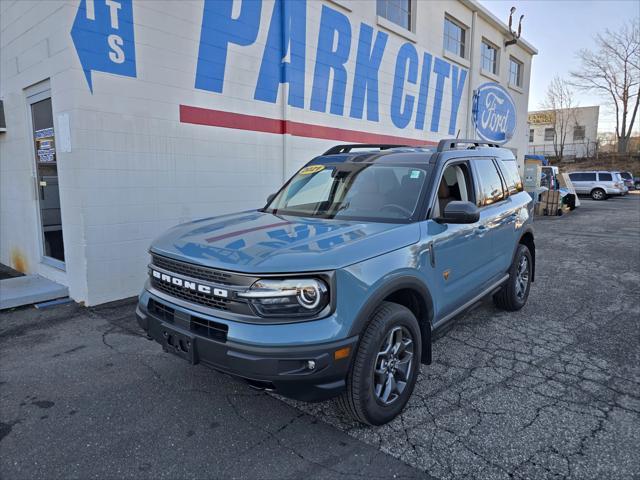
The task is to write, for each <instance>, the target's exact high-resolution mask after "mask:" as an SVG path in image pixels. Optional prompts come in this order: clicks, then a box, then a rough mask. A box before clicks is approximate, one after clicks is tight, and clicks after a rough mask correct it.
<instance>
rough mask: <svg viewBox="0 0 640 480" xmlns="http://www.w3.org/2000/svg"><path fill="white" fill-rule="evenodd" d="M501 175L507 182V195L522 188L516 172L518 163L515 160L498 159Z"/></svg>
mask: <svg viewBox="0 0 640 480" xmlns="http://www.w3.org/2000/svg"><path fill="white" fill-rule="evenodd" d="M498 164H499V165H500V170H502V175H503V176H504V179H505V181H506V182H507V185H506V187H507V188H506V190H507V192H509V195H514V194H516V193H518V192H521V191H522V190H523V186H522V179H521V178H520V174H519V173H518V164H517V163H516V161H515V160H498Z"/></svg>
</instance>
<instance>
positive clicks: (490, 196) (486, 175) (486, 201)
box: [474, 159, 504, 207]
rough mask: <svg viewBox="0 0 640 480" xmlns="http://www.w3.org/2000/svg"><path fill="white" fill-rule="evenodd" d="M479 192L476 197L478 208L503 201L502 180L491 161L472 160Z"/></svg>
mask: <svg viewBox="0 0 640 480" xmlns="http://www.w3.org/2000/svg"><path fill="white" fill-rule="evenodd" d="M474 163H475V167H476V171H477V173H478V180H479V183H480V191H479V192H478V195H477V200H478V206H479V207H485V206H487V205H492V204H494V203H496V202H499V201H501V200H503V199H504V190H503V187H502V179H501V178H500V174H499V173H498V170H497V169H496V166H495V165H494V163H493V161H491V160H489V159H482V160H474Z"/></svg>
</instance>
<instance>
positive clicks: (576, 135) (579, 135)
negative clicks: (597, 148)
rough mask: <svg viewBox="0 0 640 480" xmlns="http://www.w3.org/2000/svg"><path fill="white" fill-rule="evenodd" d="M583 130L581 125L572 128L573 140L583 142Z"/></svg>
mask: <svg viewBox="0 0 640 480" xmlns="http://www.w3.org/2000/svg"><path fill="white" fill-rule="evenodd" d="M584 134H585V128H584V126H582V125H576V126H575V127H573V140H574V141H576V140H584Z"/></svg>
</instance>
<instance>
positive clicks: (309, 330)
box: [136, 140, 535, 425]
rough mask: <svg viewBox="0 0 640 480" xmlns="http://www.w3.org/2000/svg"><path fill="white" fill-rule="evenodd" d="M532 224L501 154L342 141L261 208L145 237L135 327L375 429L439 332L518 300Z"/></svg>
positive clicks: (404, 397)
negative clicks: (464, 316)
mask: <svg viewBox="0 0 640 480" xmlns="http://www.w3.org/2000/svg"><path fill="white" fill-rule="evenodd" d="M531 221H532V217H531V197H530V196H529V194H527V193H526V192H523V187H522V182H521V179H520V176H519V174H518V169H517V165H516V160H515V158H514V157H513V154H512V152H511V151H510V150H508V149H505V148H499V147H497V146H496V145H491V144H486V143H483V142H479V141H475V140H443V141H441V142H440V143H439V145H438V147H437V148H433V147H425V148H414V147H402V146H392V145H376V146H373V145H339V146H336V147H334V148H331V149H330V150H329V151H327V152H326V153H325V154H324V155H321V156H319V157H317V158H314V159H313V160H311V161H310V162H309V163H308V164H307V165H306V166H304V167H303V168H302V169H300V170H299V171H298V173H296V174H295V175H294V176H293V177H292V178H291V179H290V180H289V181H288V182H287V183H286V184H285V185H284V186H283V187H282V188H281V189H280V191H279V192H278V193H277V194H275V195H272V196H270V197H269V200H268V202H267V205H266V206H265V207H263V208H261V209H259V210H250V211H245V212H240V213H236V214H231V215H223V216H219V217H213V218H206V219H202V220H197V221H194V222H190V223H186V224H183V225H179V226H176V227H174V228H173V229H171V230H169V231H168V232H166V233H165V234H164V235H162V236H161V237H160V238H158V239H157V240H156V241H155V242H153V244H152V245H151V249H150V253H151V263H150V264H149V278H148V281H147V283H146V285H145V288H144V290H143V292H142V294H141V295H140V301H139V305H138V307H137V312H136V313H137V318H138V322H139V324H140V326H141V327H142V328H143V329H144V330H146V332H147V334H148V336H149V337H150V338H152V339H154V340H156V341H157V342H159V343H160V344H161V345H162V346H163V348H164V349H165V350H167V351H169V352H172V353H175V354H177V355H178V356H180V357H182V358H184V359H186V360H187V361H189V362H191V363H192V364H196V363H202V364H205V365H208V366H210V367H212V368H214V369H216V370H218V371H221V372H225V373H227V374H230V375H232V376H235V377H239V378H242V379H244V380H246V381H247V382H248V383H249V384H250V385H252V386H254V387H257V388H263V389H267V390H275V391H276V392H278V393H280V394H282V395H284V396H288V397H291V398H295V399H299V400H304V401H316V400H323V399H327V398H330V397H334V396H340V402H341V404H342V406H343V407H344V408H345V409H346V410H347V411H348V412H349V413H350V414H351V415H352V416H353V417H354V418H355V419H356V420H358V421H360V422H363V423H367V424H373V425H379V424H383V423H386V422H388V421H390V420H391V419H393V418H394V417H395V416H396V415H398V414H399V413H400V412H401V411H402V409H403V407H404V406H405V405H406V403H407V401H408V399H409V397H410V396H411V393H412V391H413V388H414V385H415V383H416V378H417V377H418V373H419V370H420V365H421V364H429V363H430V362H431V337H432V332H434V331H435V329H438V328H441V327H442V326H443V325H444V324H446V323H447V322H448V321H449V320H451V319H452V318H453V317H454V316H456V315H457V314H459V313H461V312H463V311H464V310H466V309H468V308H469V307H470V306H472V305H474V304H476V303H477V302H478V301H479V300H480V299H482V298H483V297H485V296H488V295H493V298H494V301H495V303H496V305H497V306H498V307H501V308H503V309H506V310H518V309H520V308H522V306H523V305H524V304H525V302H526V301H527V297H528V295H529V288H530V284H531V282H532V281H533V279H534V269H535V246H534V238H533V229H532V225H531Z"/></svg>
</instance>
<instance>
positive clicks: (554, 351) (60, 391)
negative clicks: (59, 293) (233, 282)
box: [0, 195, 640, 479]
mask: <svg viewBox="0 0 640 480" xmlns="http://www.w3.org/2000/svg"><path fill="white" fill-rule="evenodd" d="M536 225H537V226H536V229H537V230H536V233H537V247H538V255H537V257H538V262H537V263H538V265H537V273H536V282H535V283H534V285H533V288H532V291H531V296H530V298H529V303H528V304H527V305H526V307H525V308H524V309H523V310H522V311H520V312H517V313H505V312H501V311H498V310H496V309H494V308H493V306H492V304H491V302H485V303H483V304H482V305H481V306H479V307H478V308H476V309H475V310H473V311H471V312H469V313H467V314H465V315H464V316H462V317H460V318H459V319H457V320H456V321H455V323H454V324H453V325H452V326H451V328H450V329H449V330H448V331H447V332H445V333H443V334H442V335H441V337H440V338H438V340H437V341H436V343H435V344H434V359H435V361H434V363H433V365H431V366H429V367H423V371H422V374H421V378H420V379H419V381H418V385H417V387H416V390H415V393H414V396H413V398H412V400H411V402H410V404H409V406H408V408H407V409H406V410H405V412H404V413H403V414H402V415H401V416H400V417H399V418H397V419H396V420H394V421H393V422H392V423H390V424H388V425H386V426H383V427H379V428H371V427H368V428H365V427H362V426H359V425H356V424H353V423H352V422H350V421H349V420H348V418H347V417H345V416H344V415H343V414H342V413H341V412H340V411H339V410H338V408H337V406H336V405H335V403H333V402H326V403H322V404H302V403H297V402H292V401H288V400H287V401H282V400H281V399H279V398H278V397H277V396H274V395H269V394H265V393H261V392H255V391H252V390H250V389H248V388H247V387H246V386H245V385H243V384H241V383H239V382H236V381H234V380H231V379H229V378H227V377H225V376H223V375H220V374H216V373H213V372H211V371H209V370H207V369H205V368H204V367H200V366H199V367H190V366H188V365H187V364H186V363H185V362H183V361H182V360H180V359H178V358H177V357H173V356H170V355H168V354H165V353H163V352H162V350H161V348H160V347H159V346H158V345H156V344H155V343H153V342H149V341H147V340H146V339H145V338H144V337H142V336H141V334H140V332H139V330H138V329H137V326H136V324H135V320H134V318H133V308H134V303H133V302H131V301H125V302H120V303H117V304H111V305H106V306H101V307H96V308H88V309H87V308H82V307H80V306H77V305H66V306H59V307H55V308H51V309H46V310H36V309H33V308H23V309H19V310H15V311H12V312H9V313H3V314H1V316H0V476H1V477H2V478H5V479H14V478H15V479H18V478H46V479H52V478H62V477H64V478H122V477H127V478H212V477H218V478H219V477H224V478H231V477H235V478H302V477H305V478H334V479H335V478H361V477H367V478H391V477H394V476H395V477H396V478H425V477H426V478H429V477H430V476H432V477H435V478H443V479H449V478H456V479H457V478H536V479H538V478H576V479H585V478H594V479H600V478H608V479H613V478H620V479H623V478H625V479H626V478H632V477H636V478H637V477H638V476H640V456H639V455H638V453H637V452H638V451H640V195H629V196H628V197H626V198H616V199H611V200H609V201H606V202H594V201H591V200H582V206H581V207H580V208H579V209H578V210H576V211H575V212H573V213H571V214H570V215H568V216H565V217H550V218H544V219H541V220H539V221H537V223H536Z"/></svg>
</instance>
